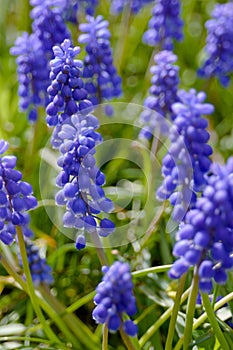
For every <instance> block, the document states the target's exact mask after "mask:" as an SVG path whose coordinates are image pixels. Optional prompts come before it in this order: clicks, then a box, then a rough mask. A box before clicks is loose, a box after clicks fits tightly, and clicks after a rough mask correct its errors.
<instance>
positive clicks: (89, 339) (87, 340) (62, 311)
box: [40, 286, 99, 350]
mask: <svg viewBox="0 0 233 350" xmlns="http://www.w3.org/2000/svg"><path fill="white" fill-rule="evenodd" d="M40 292H41V294H42V296H43V297H44V298H45V300H46V301H47V303H48V304H49V305H50V307H52V308H54V309H55V310H56V311H57V312H58V313H59V315H62V316H63V320H64V321H65V323H66V325H67V326H68V327H69V329H70V330H71V331H72V332H73V333H74V334H75V335H76V336H77V337H78V339H79V341H80V342H81V343H82V344H83V345H85V346H86V347H87V349H92V350H99V339H98V338H97V337H96V336H95V335H94V334H93V333H92V332H91V331H90V329H89V328H88V327H87V326H86V325H85V324H84V323H83V322H82V321H81V320H80V319H79V318H78V317H77V316H75V315H74V314H71V313H66V307H65V306H64V305H63V304H62V303H60V301H59V300H57V299H56V298H55V297H54V296H53V295H52V294H51V293H50V290H49V289H48V288H47V286H43V287H41V288H40Z"/></svg>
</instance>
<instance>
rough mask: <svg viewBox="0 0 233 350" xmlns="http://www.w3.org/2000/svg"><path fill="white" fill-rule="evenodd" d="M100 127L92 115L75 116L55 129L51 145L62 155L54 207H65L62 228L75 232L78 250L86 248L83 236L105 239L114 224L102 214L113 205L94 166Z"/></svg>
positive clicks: (101, 176) (100, 175)
mask: <svg viewBox="0 0 233 350" xmlns="http://www.w3.org/2000/svg"><path fill="white" fill-rule="evenodd" d="M98 127H99V123H98V120H97V118H95V117H94V116H93V115H91V114H88V115H82V114H75V115H72V116H71V118H69V119H67V120H65V122H64V123H63V124H62V125H60V126H57V127H56V129H55V131H56V133H55V135H54V141H55V142H56V144H57V145H58V144H59V145H60V146H59V151H60V153H61V156H60V158H59V159H58V165H59V166H60V167H61V168H62V171H61V172H60V173H59V175H58V176H57V181H56V183H57V186H58V187H60V188H61V190H60V191H59V192H58V193H57V195H56V198H55V199H56V203H57V205H61V206H65V208H66V212H65V214H64V216H63V224H64V226H65V227H70V228H75V229H77V231H78V237H77V241H76V247H77V249H79V250H80V249H82V248H84V247H85V245H86V237H85V236H86V234H90V235H95V234H96V233H97V234H99V236H102V237H106V236H108V235H109V234H110V233H112V232H113V231H114V228H115V226H114V224H113V222H112V221H110V220H109V219H107V218H102V217H101V213H102V212H104V213H109V212H111V211H112V210H113V203H112V202H111V201H110V200H109V199H108V198H106V197H105V193H104V190H103V189H102V186H103V185H104V183H105V176H104V174H103V173H102V172H101V171H100V169H99V168H98V167H97V165H96V161H95V158H94V154H95V152H96V150H95V147H96V145H97V144H99V143H100V142H101V141H102V137H101V135H100V134H99V133H98V132H96V131H95V130H96V129H97V128H98Z"/></svg>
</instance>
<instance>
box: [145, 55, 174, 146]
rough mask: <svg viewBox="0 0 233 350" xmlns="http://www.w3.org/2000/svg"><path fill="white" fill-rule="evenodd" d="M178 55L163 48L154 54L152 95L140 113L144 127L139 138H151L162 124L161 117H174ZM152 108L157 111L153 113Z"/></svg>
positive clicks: (146, 100)
mask: <svg viewBox="0 0 233 350" xmlns="http://www.w3.org/2000/svg"><path fill="white" fill-rule="evenodd" d="M176 60H177V56H176V55H174V54H173V53H172V52H171V51H167V50H163V51H160V52H159V53H158V54H156V55H155V56H154V61H155V65H154V66H152V67H151V69H150V71H151V73H152V74H153V76H152V78H151V87H150V90H149V92H150V95H149V96H148V97H147V98H146V99H145V101H144V106H145V107H147V108H148V109H146V110H144V111H143V112H142V113H141V115H140V122H141V124H142V125H143V128H142V129H141V131H140V134H139V138H141V139H151V137H152V135H153V133H154V131H155V128H157V127H158V125H160V124H161V122H160V121H161V117H162V118H168V119H174V115H173V112H172V108H171V106H172V104H173V103H174V102H177V101H178V97H177V90H178V84H179V67H178V66H176V65H174V63H175V62H176ZM151 110H153V111H156V112H157V113H158V114H159V115H158V114H156V113H151Z"/></svg>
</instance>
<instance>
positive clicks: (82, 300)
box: [65, 291, 96, 313]
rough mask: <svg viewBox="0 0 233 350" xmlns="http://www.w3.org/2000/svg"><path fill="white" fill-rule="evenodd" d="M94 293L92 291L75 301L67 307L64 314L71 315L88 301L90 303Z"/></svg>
mask: <svg viewBox="0 0 233 350" xmlns="http://www.w3.org/2000/svg"><path fill="white" fill-rule="evenodd" d="M95 294H96V292H95V291H93V292H91V293H89V294H87V295H85V296H84V297H82V298H80V299H78V300H76V301H75V302H74V303H73V304H71V305H70V306H68V307H67V308H66V310H65V312H66V313H72V312H74V311H76V310H77V309H79V308H80V307H81V306H83V305H85V304H87V303H88V302H89V301H91V300H92V299H93V298H94V296H95Z"/></svg>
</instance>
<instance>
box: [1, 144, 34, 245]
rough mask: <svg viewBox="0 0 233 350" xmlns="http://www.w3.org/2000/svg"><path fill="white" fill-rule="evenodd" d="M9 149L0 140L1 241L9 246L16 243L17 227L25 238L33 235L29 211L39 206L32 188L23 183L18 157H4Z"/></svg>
mask: <svg viewBox="0 0 233 350" xmlns="http://www.w3.org/2000/svg"><path fill="white" fill-rule="evenodd" d="M7 149H8V143H7V142H6V141H4V140H0V240H1V241H2V242H3V243H5V244H7V245H8V244H11V243H12V242H13V241H14V237H15V234H16V226H20V227H21V229H22V232H23V234H24V236H26V237H31V236H32V235H33V233H32V231H31V230H30V229H29V227H28V224H29V222H30V216H29V214H28V213H27V211H28V210H30V209H33V208H35V207H36V206H37V200H36V198H35V197H34V196H33V191H32V186H31V185H30V184H29V183H27V182H25V181H22V174H21V172H20V171H18V170H16V169H15V166H16V160H17V159H16V157H15V156H13V155H5V156H4V155H3V154H4V153H5V152H6V150H7Z"/></svg>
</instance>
